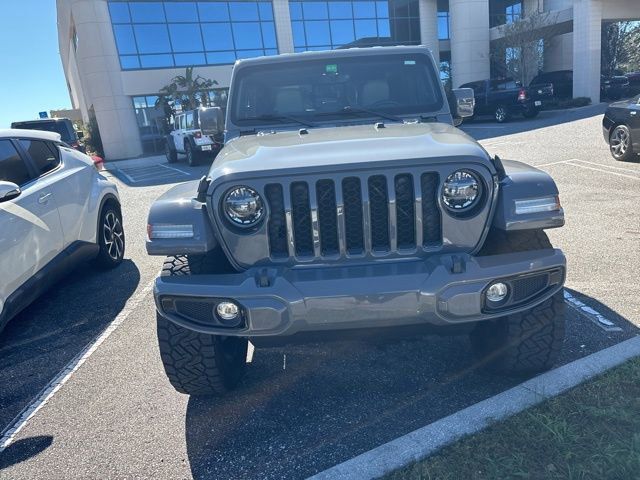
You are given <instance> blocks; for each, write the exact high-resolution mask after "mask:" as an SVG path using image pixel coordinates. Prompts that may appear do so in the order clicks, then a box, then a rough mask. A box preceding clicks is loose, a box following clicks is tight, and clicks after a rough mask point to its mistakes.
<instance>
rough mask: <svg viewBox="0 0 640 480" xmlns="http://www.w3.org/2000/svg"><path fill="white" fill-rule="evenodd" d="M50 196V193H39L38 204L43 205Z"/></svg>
mask: <svg viewBox="0 0 640 480" xmlns="http://www.w3.org/2000/svg"><path fill="white" fill-rule="evenodd" d="M50 196H51V193H41V194H40V196H39V197H38V203H39V204H41V205H42V204H45V203H47V202H48V201H49V197H50Z"/></svg>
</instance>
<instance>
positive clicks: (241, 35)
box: [233, 22, 262, 50]
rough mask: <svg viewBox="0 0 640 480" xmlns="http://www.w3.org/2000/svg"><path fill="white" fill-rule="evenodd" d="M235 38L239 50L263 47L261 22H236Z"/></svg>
mask: <svg viewBox="0 0 640 480" xmlns="http://www.w3.org/2000/svg"><path fill="white" fill-rule="evenodd" d="M233 40H234V42H235V44H236V49H237V50H241V49H242V50H250V49H255V48H262V34H261V32H260V24H259V23H258V22H254V23H235V24H234V25H233Z"/></svg>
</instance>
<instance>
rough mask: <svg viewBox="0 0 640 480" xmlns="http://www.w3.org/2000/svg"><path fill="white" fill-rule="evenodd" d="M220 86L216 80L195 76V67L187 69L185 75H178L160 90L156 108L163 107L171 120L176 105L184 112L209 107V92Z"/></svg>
mask: <svg viewBox="0 0 640 480" xmlns="http://www.w3.org/2000/svg"><path fill="white" fill-rule="evenodd" d="M214 85H218V82H216V81H215V80H210V79H208V78H204V77H201V76H200V75H196V76H194V74H193V67H187V68H186V70H185V74H184V75H176V76H175V77H173V78H172V79H171V82H170V83H169V84H168V85H165V86H164V87H162V88H161V89H160V92H159V93H160V95H159V96H158V99H157V100H156V107H162V108H163V109H164V111H165V115H167V119H169V118H170V117H171V116H172V115H173V114H175V105H176V104H179V105H181V106H182V110H192V109H194V108H198V107H199V106H200V105H202V106H205V107H206V106H208V105H209V97H208V95H207V92H208V91H209V90H211V89H212V88H213V86H214Z"/></svg>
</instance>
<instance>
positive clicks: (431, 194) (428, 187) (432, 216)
mask: <svg viewBox="0 0 640 480" xmlns="http://www.w3.org/2000/svg"><path fill="white" fill-rule="evenodd" d="M439 184H440V179H439V178H438V174H437V173H423V174H422V176H421V177H420V186H421V190H422V191H421V192H420V193H421V194H422V245H423V246H425V247H432V246H436V245H440V244H441V243H442V225H441V222H442V219H441V218H440V209H439V208H438V185H439Z"/></svg>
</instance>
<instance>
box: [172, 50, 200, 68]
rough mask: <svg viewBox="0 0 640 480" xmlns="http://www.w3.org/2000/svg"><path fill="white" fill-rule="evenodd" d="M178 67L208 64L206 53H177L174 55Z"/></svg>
mask: <svg viewBox="0 0 640 480" xmlns="http://www.w3.org/2000/svg"><path fill="white" fill-rule="evenodd" d="M173 58H174V59H175V62H176V67H188V66H190V65H206V63H207V62H206V60H205V57H204V53H176V54H174V55H173Z"/></svg>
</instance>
